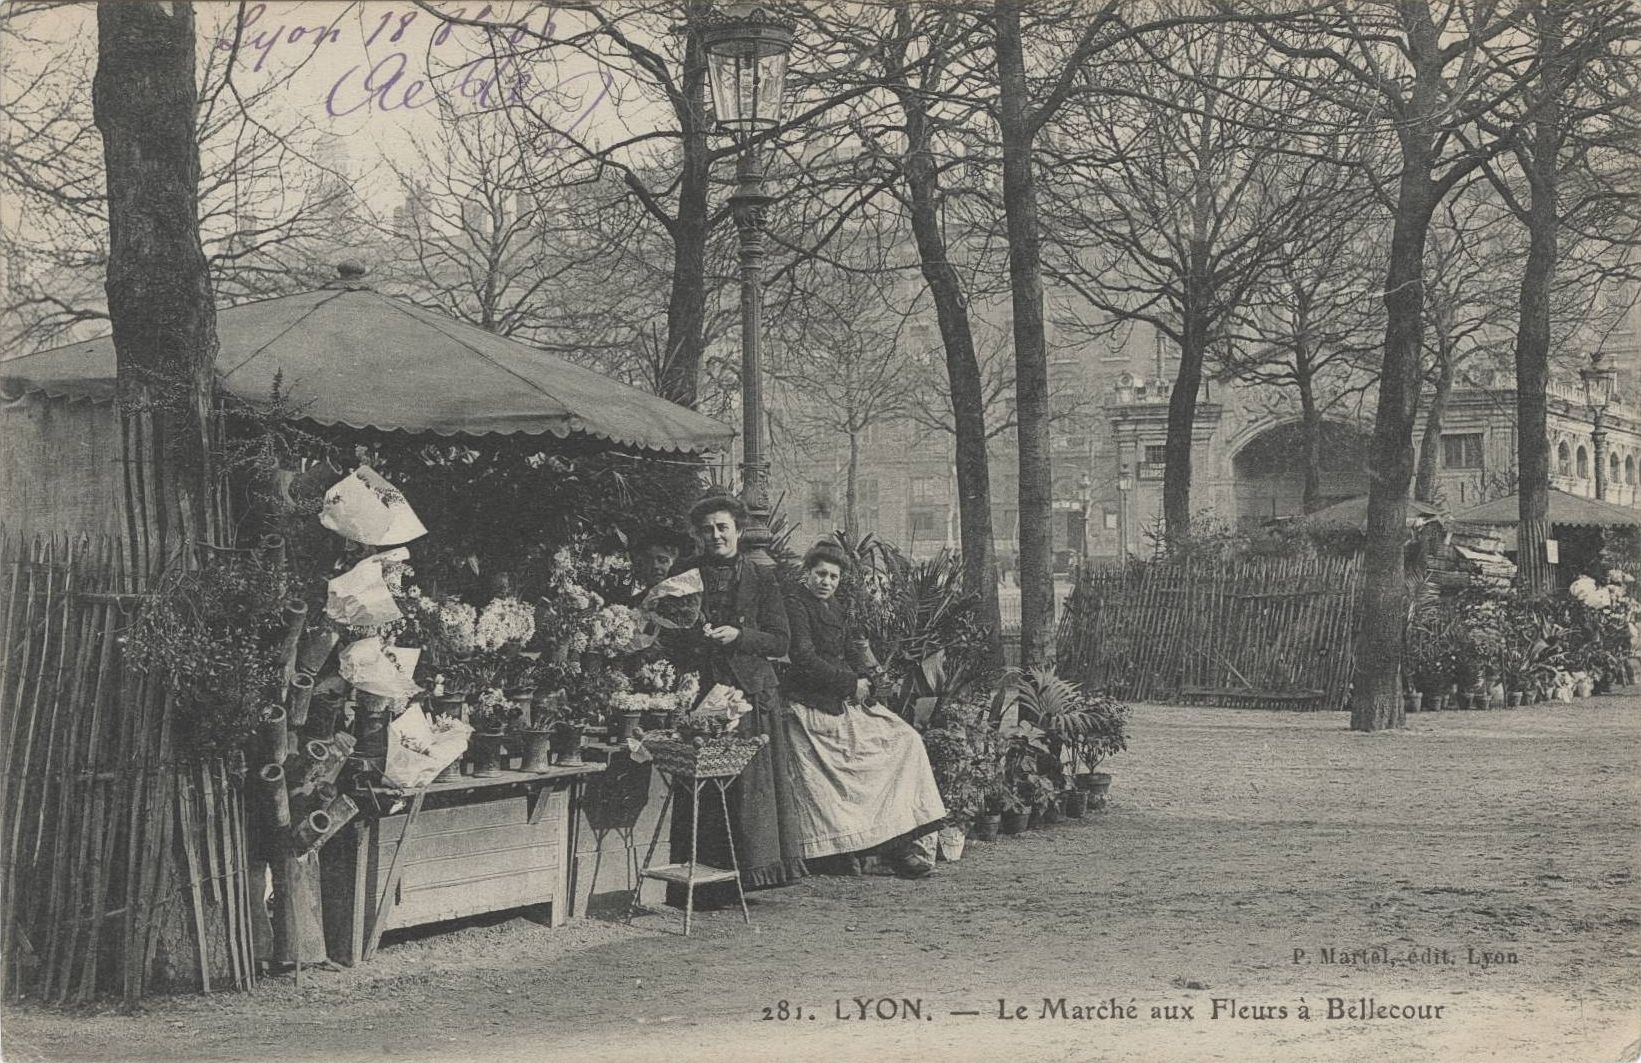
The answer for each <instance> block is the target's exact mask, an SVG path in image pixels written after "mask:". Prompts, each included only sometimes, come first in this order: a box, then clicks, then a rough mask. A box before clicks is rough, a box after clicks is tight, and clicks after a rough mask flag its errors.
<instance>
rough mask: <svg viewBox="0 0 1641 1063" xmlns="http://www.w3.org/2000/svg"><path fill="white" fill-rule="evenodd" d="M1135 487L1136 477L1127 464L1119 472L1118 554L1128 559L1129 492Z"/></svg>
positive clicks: (1123, 558)
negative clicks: (1129, 470) (1131, 473)
mask: <svg viewBox="0 0 1641 1063" xmlns="http://www.w3.org/2000/svg"><path fill="white" fill-rule="evenodd" d="M1133 487H1134V478H1133V477H1132V476H1130V475H1129V474H1128V466H1127V465H1126V464H1125V465H1123V467H1122V471H1121V472H1119V473H1118V474H1117V556H1119V557H1120V558H1122V560H1124V561H1127V560H1128V492H1129V491H1130V490H1132V489H1133Z"/></svg>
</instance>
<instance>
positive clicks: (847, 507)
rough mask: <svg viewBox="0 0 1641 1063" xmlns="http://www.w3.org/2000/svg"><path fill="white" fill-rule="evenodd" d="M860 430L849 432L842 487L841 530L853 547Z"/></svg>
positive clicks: (857, 532)
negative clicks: (847, 465)
mask: <svg viewBox="0 0 1641 1063" xmlns="http://www.w3.org/2000/svg"><path fill="white" fill-rule="evenodd" d="M859 505H860V432H858V431H852V432H850V433H849V471H848V473H847V476H846V478H845V480H844V487H843V531H844V535H846V536H847V537H848V539H849V545H850V547H851V548H853V546H854V544H855V543H858V542H860V510H859V508H858V507H859Z"/></svg>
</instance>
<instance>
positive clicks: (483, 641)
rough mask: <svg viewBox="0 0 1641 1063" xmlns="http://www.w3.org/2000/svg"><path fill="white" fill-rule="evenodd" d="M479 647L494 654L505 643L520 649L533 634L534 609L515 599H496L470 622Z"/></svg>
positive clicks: (534, 624)
mask: <svg viewBox="0 0 1641 1063" xmlns="http://www.w3.org/2000/svg"><path fill="white" fill-rule="evenodd" d="M473 634H474V637H475V638H476V640H477V641H478V644H479V649H480V650H483V651H485V652H487V653H494V652H496V651H498V650H500V649H501V648H502V647H503V646H506V645H508V644H509V643H511V644H513V645H515V646H518V647H519V648H521V649H522V648H523V646H524V644H525V643H527V642H529V641H530V640H531V639H532V638H534V637H535V634H536V611H535V610H534V609H532V608H531V607H530V606H528V605H525V604H524V603H523V602H521V601H519V600H518V599H517V598H497V599H495V600H494V601H492V602H491V603H490V604H489V605H487V606H485V607H484V611H483V612H481V613H479V615H478V621H477V622H476V623H475V624H474V627H473Z"/></svg>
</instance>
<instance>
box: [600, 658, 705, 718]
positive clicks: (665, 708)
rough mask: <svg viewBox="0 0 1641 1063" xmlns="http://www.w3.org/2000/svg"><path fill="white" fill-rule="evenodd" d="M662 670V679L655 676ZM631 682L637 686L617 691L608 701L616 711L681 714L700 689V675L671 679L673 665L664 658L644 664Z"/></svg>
mask: <svg viewBox="0 0 1641 1063" xmlns="http://www.w3.org/2000/svg"><path fill="white" fill-rule="evenodd" d="M654 665H661V666H662V668H661V669H656V668H654V667H653V666H654ZM663 673H664V676H665V678H664V679H658V678H656V677H658V676H661V675H663ZM632 681H633V685H634V686H636V687H638V689H636V690H631V691H620V692H617V693H616V694H614V695H612V696H611V698H610V703H611V705H612V706H613V707H614V708H615V711H617V712H648V713H654V714H656V715H658V716H668V715H671V714H672V713H675V712H677V713H684V712H688V711H689V708H690V706H691V705H693V704H695V698H696V695H698V694H699V693H700V691H701V679H700V677H699V676H697V675H696V674H695V673H694V672H687V673H685V675H684V676H683V678H682V679H674V677H673V670H672V665H671V664H670V663H669V662H667V661H655V662H651V664H649V665H645V666H644V667H643V668H641V669H639V671H638V674H637V675H636V676H634V677H633V680H632Z"/></svg>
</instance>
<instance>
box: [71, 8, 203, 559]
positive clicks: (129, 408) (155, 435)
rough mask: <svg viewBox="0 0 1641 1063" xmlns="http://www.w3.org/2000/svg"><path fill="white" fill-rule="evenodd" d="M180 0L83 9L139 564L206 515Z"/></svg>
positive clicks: (199, 307) (192, 97)
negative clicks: (93, 66)
mask: <svg viewBox="0 0 1641 1063" xmlns="http://www.w3.org/2000/svg"><path fill="white" fill-rule="evenodd" d="M194 46H195V32H194V10H193V7H192V5H190V4H173V5H162V4H153V3H143V4H138V3H131V4H105V5H102V6H100V7H98V9H97V73H96V77H95V79H94V81H93V82H92V101H93V110H94V113H95V116H96V124H97V129H98V130H99V131H100V132H101V133H102V138H103V152H104V163H105V164H104V167H103V171H104V173H105V175H106V178H107V196H108V198H107V209H108V223H109V256H108V311H109V318H110V320H111V322H112V324H113V326H114V355H115V366H116V369H117V374H118V388H119V395H120V404H121V419H122V423H123V433H124V439H125V444H126V450H127V453H126V455H125V459H126V460H125V462H124V464H125V467H126V469H127V470H128V471H127V474H126V479H127V499H128V508H129V510H130V514H129V519H130V521H131V522H132V523H131V529H130V535H131V540H132V541H131V549H132V556H133V557H136V558H139V559H141V561H142V562H143V563H144V564H145V565H146V566H147V567H148V568H149V571H150V572H151V573H154V572H157V571H158V570H159V569H160V568H161V567H162V566H164V565H165V564H167V563H169V562H170V561H172V560H174V559H175V558H177V557H180V556H182V552H183V550H184V544H185V543H186V542H188V541H190V540H192V541H195V542H215V541H217V534H218V532H219V531H220V527H219V525H218V522H217V516H218V515H217V512H216V506H215V503H214V500H213V498H212V495H211V490H212V487H213V485H214V484H215V482H216V481H215V475H214V472H213V468H212V464H213V463H212V456H211V445H210V443H211V425H212V423H213V410H214V404H215V401H216V393H215V388H216V354H217V334H216V304H215V302H214V300H213V299H212V297H211V281H210V272H209V269H208V268H207V265H206V260H205V251H204V248H203V247H201V245H200V239H199V213H198V189H199V180H200V171H199V148H198V144H197V141H196V139H195V124H194V107H195V104H196V102H197V100H198V97H197V94H196V91H195V86H194Z"/></svg>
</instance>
